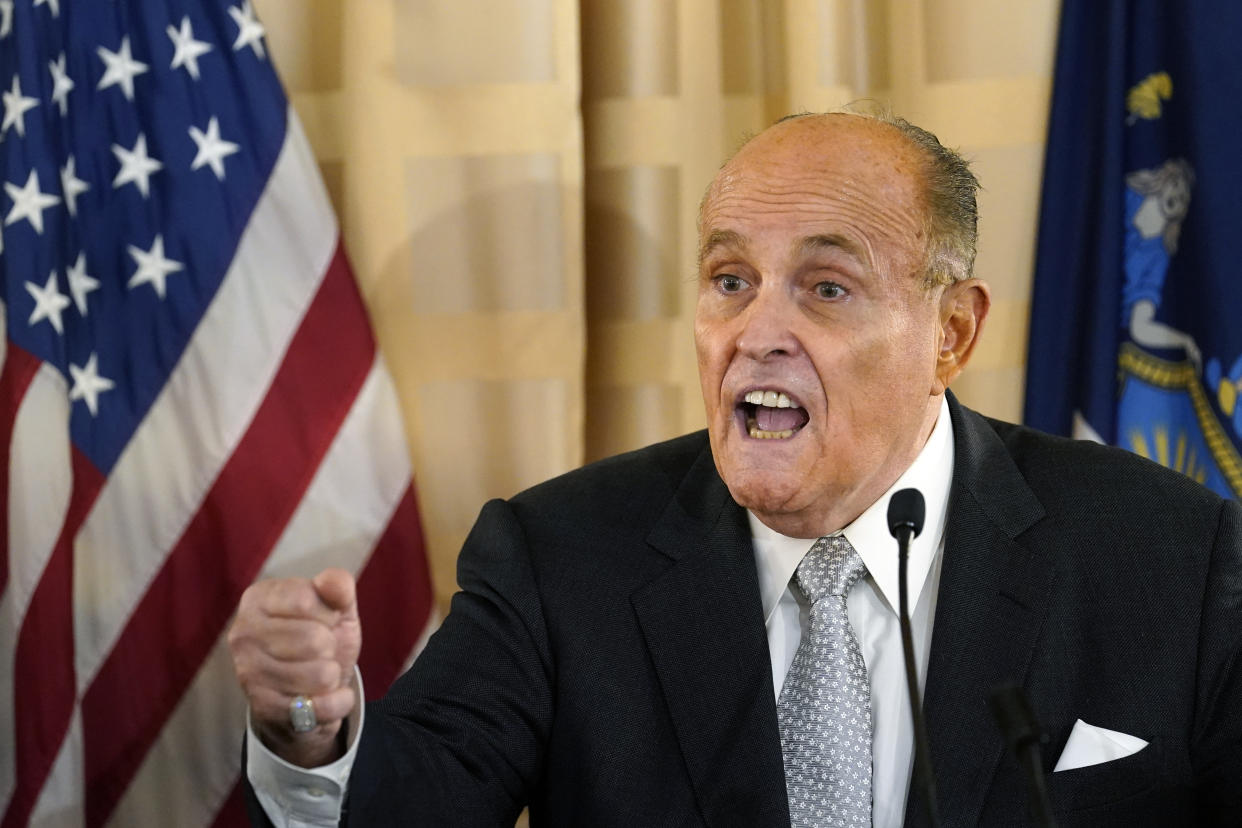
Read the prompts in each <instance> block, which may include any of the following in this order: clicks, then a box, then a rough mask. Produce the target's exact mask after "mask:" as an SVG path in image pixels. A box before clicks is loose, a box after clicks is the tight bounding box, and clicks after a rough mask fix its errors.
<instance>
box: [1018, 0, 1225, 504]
mask: <svg viewBox="0 0 1242 828" xmlns="http://www.w3.org/2000/svg"><path fill="white" fill-rule="evenodd" d="M1239 31H1242V4H1238V3H1207V2H1180V0H1179V1H1178V2H1174V0H1108V2H1097V0H1066V2H1065V3H1064V5H1063V8H1062V11H1061V31H1060V37H1059V43H1058V54H1057V65H1056V83H1055V88H1054V91H1053V102H1052V112H1051V118H1050V126H1049V131H1048V148H1047V158H1046V162H1045V167H1044V189H1043V199H1042V204H1041V208H1040V224H1039V243H1038V247H1037V254H1036V271H1035V286H1034V294H1033V297H1032V306H1031V331H1030V343H1029V355H1028V370H1027V386H1026V409H1025V420H1026V422H1027V423H1028V424H1029V425H1032V426H1034V427H1036V428H1040V429H1043V430H1046V431H1052V432H1057V433H1062V434H1073V435H1074V436H1078V437H1090V438H1093V439H1099V440H1101V441H1103V442H1107V443H1112V444H1115V445H1119V446H1122V447H1124V448H1127V449H1130V450H1132V451H1135V452H1137V453H1138V454H1141V455H1143V456H1145V457H1148V458H1150V459H1152V460H1155V461H1157V462H1159V463H1161V464H1162V465H1164V466H1168V467H1170V468H1173V469H1177V470H1178V471H1181V472H1183V473H1184V474H1186V475H1188V476H1190V477H1192V478H1194V479H1195V480H1198V481H1199V482H1201V483H1203V484H1205V485H1207V486H1208V487H1210V488H1212V489H1214V490H1215V491H1217V492H1220V493H1221V494H1223V495H1225V496H1227V497H1238V496H1240V495H1242V458H1240V457H1239V447H1240V446H1242V400H1240V399H1239V397H1242V320H1239V318H1238V317H1239V312H1240V311H1242V154H1240V153H1239V149H1238V136H1239V135H1242V108H1240V107H1239V106H1238V103H1237V102H1238V101H1240V100H1242V57H1240V53H1239V51H1238V46H1237V33H1238V32H1239Z"/></svg>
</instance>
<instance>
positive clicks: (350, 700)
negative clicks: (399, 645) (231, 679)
mask: <svg viewBox="0 0 1242 828" xmlns="http://www.w3.org/2000/svg"><path fill="white" fill-rule="evenodd" d="M229 649H230V650H231V651H232V654H233V669H234V670H235V671H236V672H237V680H238V681H239V682H240V683H241V686H242V690H243V691H244V692H245V694H246V698H247V699H248V700H249V702H250V717H251V718H250V721H251V724H252V726H253V727H254V729H255V732H256V733H257V734H258V735H259V737H260V738H261V739H262V740H263V742H264V744H266V745H267V746H268V748H270V749H271V750H272V751H273V752H275V753H276V754H277V755H278V756H280V757H281V758H282V759H284V760H286V761H288V762H291V763H293V764H295V765H299V766H301V767H306V768H310V767H317V766H319V765H323V764H327V763H328V762H331V761H333V760H335V759H337V758H339V756H340V755H341V750H340V748H339V747H338V744H339V743H338V739H337V735H338V733H339V732H340V728H341V722H342V720H343V719H344V718H345V717H346V716H348V715H349V713H350V711H351V710H353V709H354V706H355V705H356V704H357V702H358V699H357V686H356V683H355V682H354V665H355V664H357V663H358V653H359V651H360V650H361V649H362V627H361V625H360V624H359V621H358V603H357V598H356V595H355V590H354V578H353V576H352V575H350V574H349V573H348V572H346V571H344V570H342V569H325V570H324V571H323V572H320V573H319V574H318V575H316V576H315V577H314V578H312V579H310V580H307V579H305V578H280V579H271V580H266V581H259V582H258V583H255V584H253V585H251V586H250V588H249V589H247V590H246V591H245V593H243V594H242V598H241V602H240V603H239V604H238V607H237V618H236V619H235V620H234V621H233V626H232V627H231V628H230V629H229ZM299 697H302V698H304V699H307V700H309V702H310V706H309V707H307V706H306V705H304V704H299V705H298V706H297V707H298V710H297V712H296V714H295V712H294V710H293V709H292V706H293V705H294V702H295V699H299ZM299 702H300V699H299ZM295 718H298V719H300V720H301V724H302V725H303V727H306V726H307V725H308V724H309V723H310V722H311V721H317V724H315V726H314V727H311V728H309V729H307V730H304V731H299V730H295V728H294V719H295ZM308 720H309V721H308Z"/></svg>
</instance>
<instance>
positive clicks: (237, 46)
mask: <svg viewBox="0 0 1242 828" xmlns="http://www.w3.org/2000/svg"><path fill="white" fill-rule="evenodd" d="M229 15H230V16H231V17H232V18H233V22H234V23H236V24H237V40H235V41H234V42H233V51H234V52H237V51H240V50H242V49H244V48H246V47H247V46H249V47H250V48H252V49H254V53H255V54H256V55H258V56H259V57H261V58H262V57H266V56H267V55H266V53H265V52H264V51H263V24H262V23H260V22H259V21H258V20H256V19H255V16H254V9H253V8H251V7H250V0H246V2H244V3H243V4H242V5H241V8H238V7H237V6H229Z"/></svg>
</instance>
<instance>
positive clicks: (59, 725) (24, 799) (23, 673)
mask: <svg viewBox="0 0 1242 828" xmlns="http://www.w3.org/2000/svg"><path fill="white" fill-rule="evenodd" d="M9 353H10V354H12V350H11V349H10V351H9ZM70 457H71V460H70V462H71V463H72V465H73V494H71V495H70V497H69V509H68V511H67V512H66V514H65V525H64V526H63V527H61V531H60V537H58V538H57V539H56V546H55V547H54V548H53V549H52V555H51V557H50V558H49V559H48V562H47V567H46V568H44V570H43V577H42V578H41V579H40V580H39V585H38V586H37V587H35V591H34V594H33V595H32V596H31V598H30V608H29V609H28V610H26V617H25V618H24V619H23V620H22V628H21V632H19V633H18V635H17V653H16V656H15V658H14V662H15V663H14V669H13V676H14V688H13V721H14V733H13V742H14V747H15V748H16V750H15V752H16V754H17V784H16V787H15V788H14V790H13V798H12V799H10V800H9V807H8V809H7V810H6V811H5V814H4V821H3V822H0V826H3V828H10V826H12V828H16V827H17V826H21V825H26V824H27V822H28V821H29V820H30V813H31V811H32V810H34V806H35V803H36V802H37V801H38V799H39V792H40V791H41V790H42V789H43V783H44V782H45V781H46V780H47V775H48V773H49V772H50V771H51V769H52V763H53V762H54V761H56V754H57V753H58V752H59V751H60V746H61V743H62V742H63V741H64V739H65V732H66V731H67V730H68V729H69V720H70V718H71V717H72V716H73V703H74V699H75V698H76V696H77V679H76V678H75V674H74V667H73V654H74V645H73V538H74V536H75V535H77V533H78V529H79V528H81V526H82V521H84V520H85V519H86V513H87V512H89V511H90V507H91V504H92V503H94V502H95V498H96V497H97V496H98V495H99V490H100V489H101V488H102V487H103V483H104V477H103V475H102V474H100V472H99V470H98V469H96V468H95V466H94V464H92V463H91V461H90V460H88V459H87V458H86V456H85V455H83V454H82V453H81V452H79V451H78V450H77V449H76V448H73V449H72V450H71V452H70Z"/></svg>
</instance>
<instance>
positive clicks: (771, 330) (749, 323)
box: [737, 290, 802, 362]
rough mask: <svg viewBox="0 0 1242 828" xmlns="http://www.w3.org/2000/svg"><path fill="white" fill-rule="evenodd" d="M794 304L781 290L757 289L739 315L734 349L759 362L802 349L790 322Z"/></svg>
mask: <svg viewBox="0 0 1242 828" xmlns="http://www.w3.org/2000/svg"><path fill="white" fill-rule="evenodd" d="M796 319H797V308H796V307H795V305H794V303H793V302H792V301H791V300H790V299H789V298H788V297H787V296H785V295H784V294H783V293H782V292H781V291H777V290H767V291H763V290H761V291H760V294H759V295H758V296H756V297H755V298H754V299H753V300H752V301H751V302H750V304H749V305H747V307H746V310H745V312H744V313H743V315H742V330H741V333H740V334H739V335H738V338H737V349H738V351H740V352H741V353H742V354H743V355H745V356H747V357H750V358H751V359H754V360H758V361H760V362H763V361H767V360H771V359H775V358H777V357H781V356H793V355H795V354H797V353H798V352H799V351H800V350H801V347H802V346H801V344H800V343H799V342H798V338H797V336H795V335H794V331H793V325H794V322H795V321H796Z"/></svg>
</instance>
